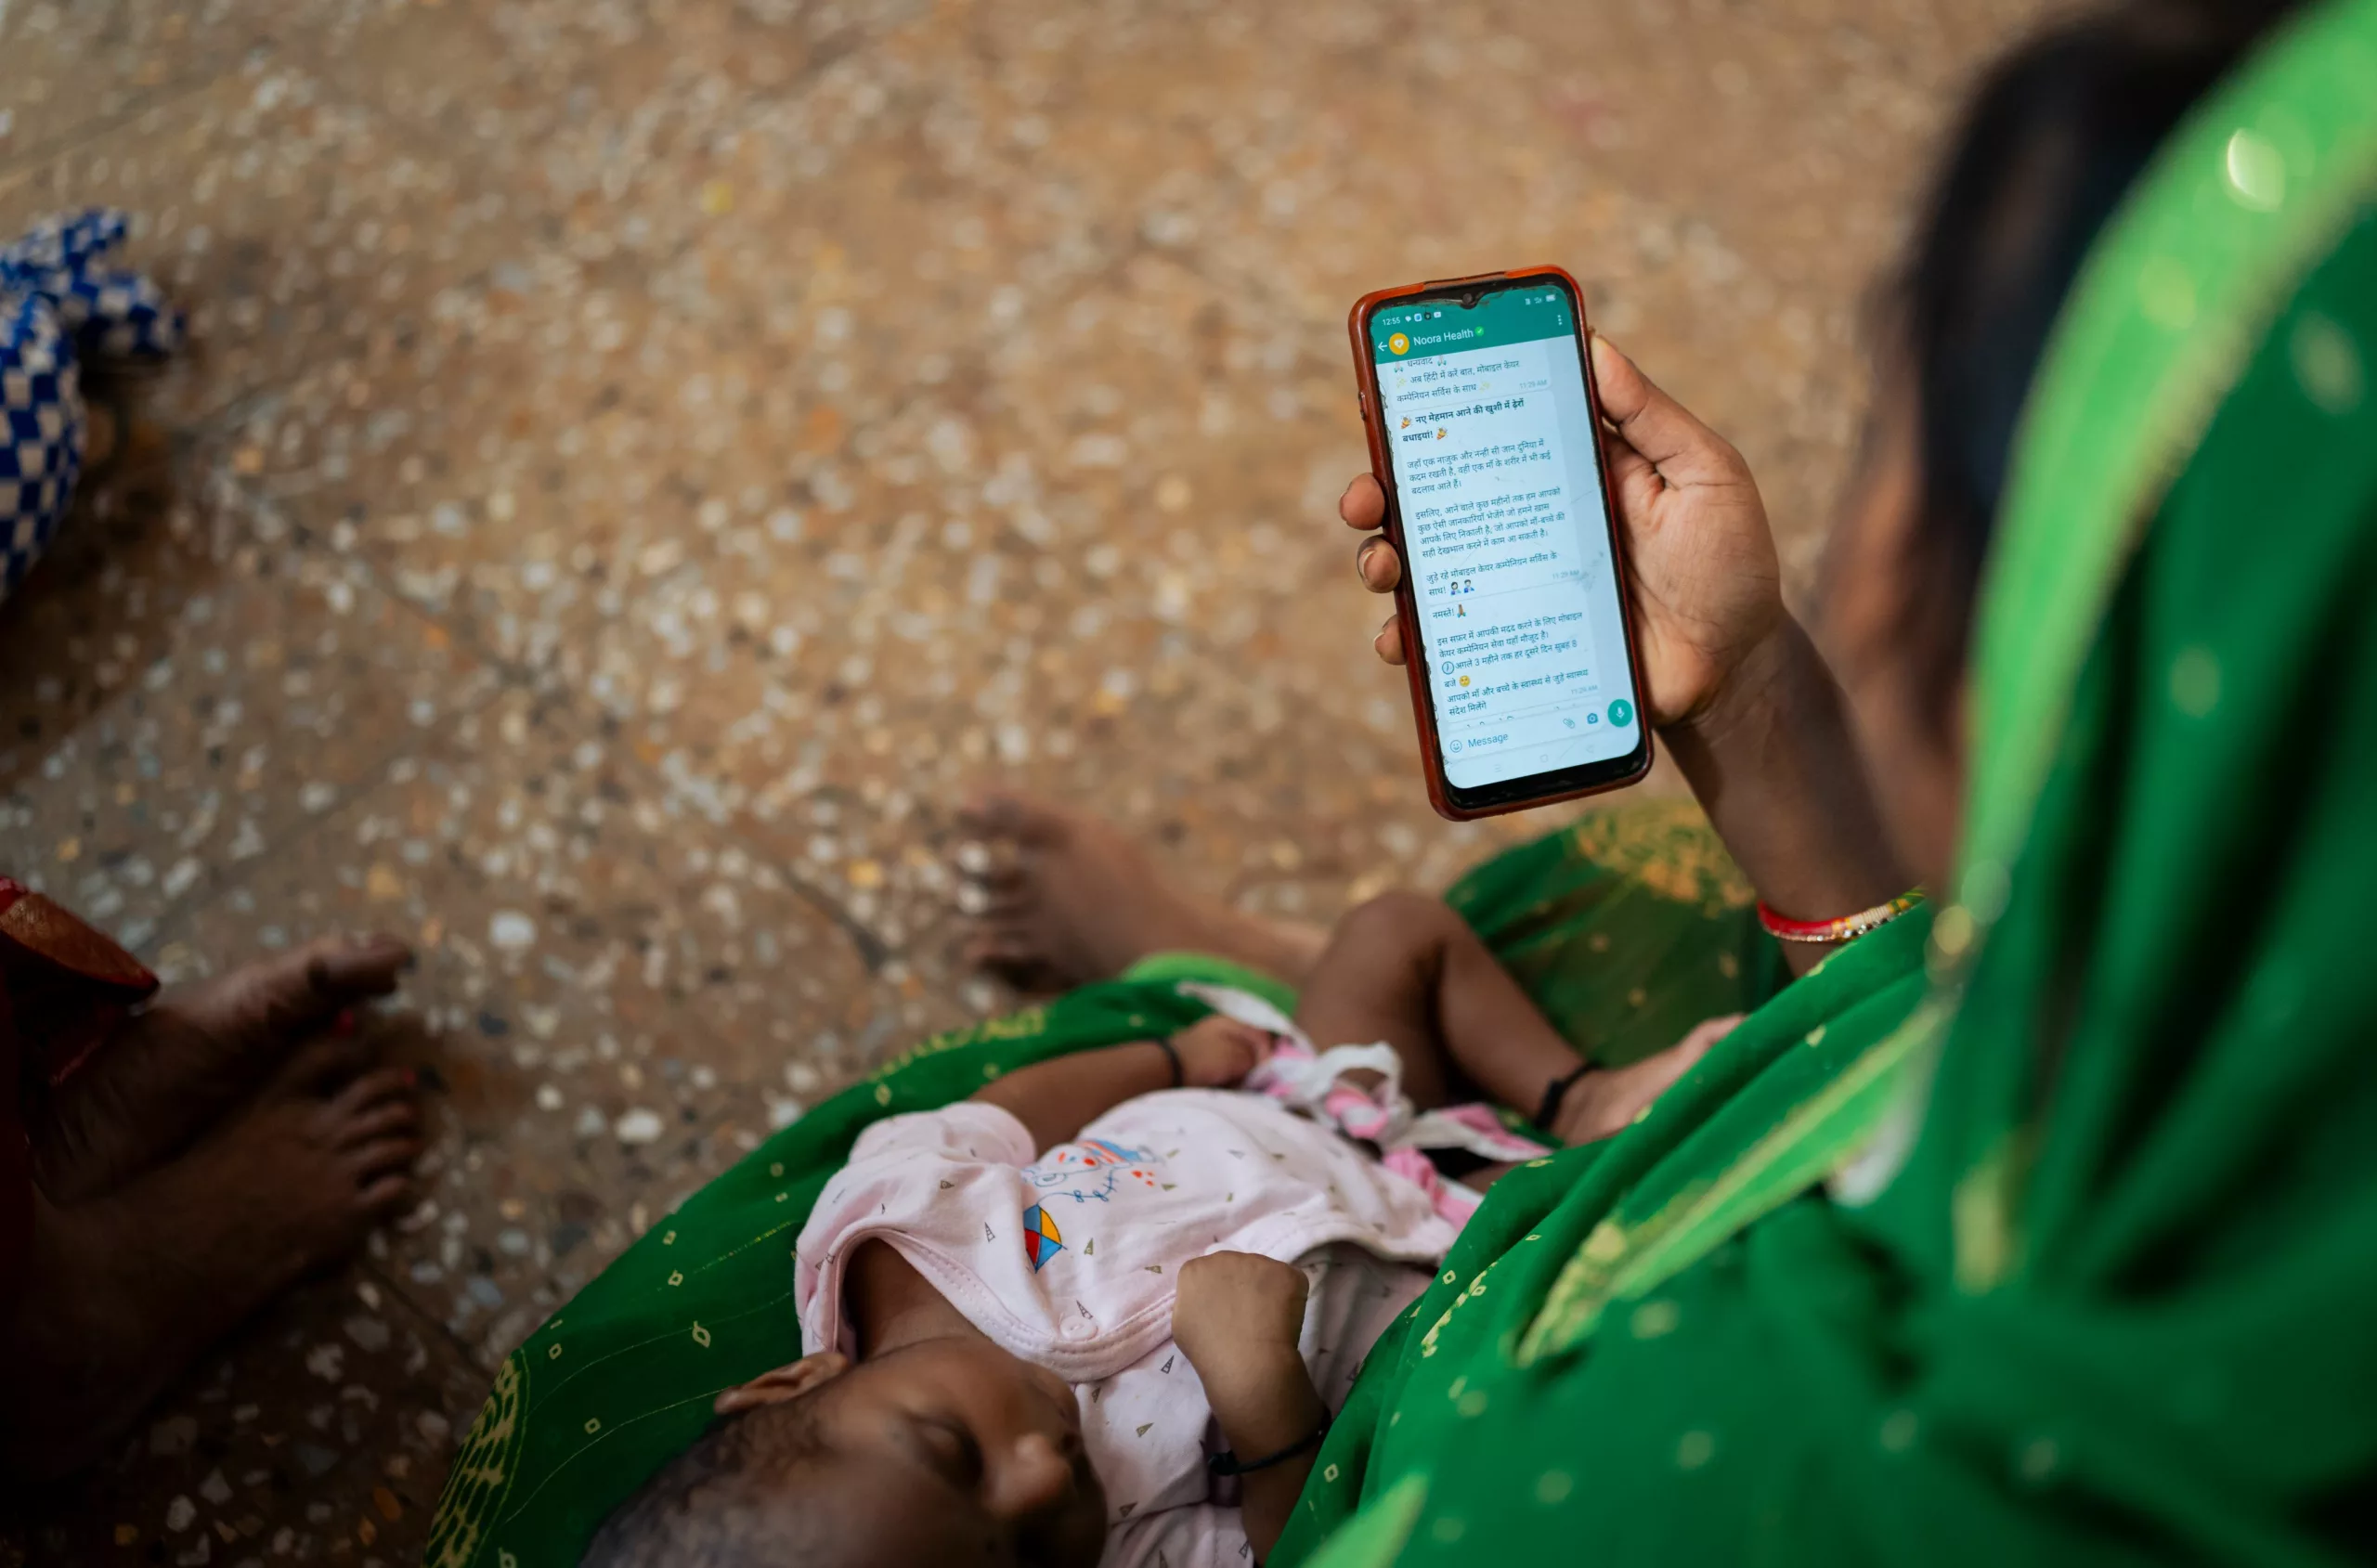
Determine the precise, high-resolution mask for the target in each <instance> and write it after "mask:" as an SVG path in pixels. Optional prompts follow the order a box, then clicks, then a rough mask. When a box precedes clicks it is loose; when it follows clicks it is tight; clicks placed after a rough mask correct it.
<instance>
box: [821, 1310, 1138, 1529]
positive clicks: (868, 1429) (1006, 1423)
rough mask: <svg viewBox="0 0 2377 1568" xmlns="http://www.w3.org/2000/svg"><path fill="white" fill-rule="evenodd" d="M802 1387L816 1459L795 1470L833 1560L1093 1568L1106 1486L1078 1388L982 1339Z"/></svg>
mask: <svg viewBox="0 0 2377 1568" xmlns="http://www.w3.org/2000/svg"><path fill="white" fill-rule="evenodd" d="M811 1397H812V1398H814V1399H815V1400H816V1401H817V1402H818V1403H817V1409H816V1419H817V1422H818V1429H817V1430H818V1435H819V1438H820V1440H821V1445H822V1446H823V1448H824V1449H825V1453H824V1455H823V1457H821V1458H817V1459H814V1460H812V1461H811V1462H810V1463H807V1464H804V1465H802V1466H801V1467H800V1474H799V1481H798V1484H799V1486H800V1488H801V1490H802V1491H803V1492H804V1493H805V1494H807V1497H806V1499H804V1500H805V1501H807V1502H808V1504H809V1506H811V1507H814V1508H817V1509H821V1510H830V1512H829V1517H832V1518H833V1519H834V1520H835V1521H836V1522H837V1524H838V1526H840V1528H838V1529H836V1531H835V1534H836V1535H837V1536H839V1537H840V1540H841V1541H842V1542H843V1543H845V1544H846V1549H845V1550H844V1551H841V1552H838V1553H837V1554H836V1556H837V1559H838V1562H842V1563H846V1564H849V1565H850V1568H859V1565H861V1564H865V1565H867V1568H874V1565H875V1564H878V1563H879V1564H883V1565H884V1568H891V1565H894V1564H899V1565H905V1564H911V1563H933V1564H942V1563H948V1564H953V1565H958V1564H969V1563H983V1564H1002V1565H1004V1564H1016V1565H1018V1568H1096V1564H1097V1562H1098V1557H1099V1556H1100V1554H1101V1553H1102V1552H1103V1551H1104V1549H1105V1545H1106V1493H1105V1490H1104V1489H1103V1488H1102V1487H1100V1486H1099V1485H1098V1477H1097V1475H1096V1473H1095V1472H1094V1471H1091V1469H1090V1467H1089V1459H1088V1456H1087V1455H1086V1453H1085V1451H1084V1449H1083V1447H1082V1439H1081V1413H1080V1408H1079V1406H1076V1405H1075V1403H1074V1401H1073V1392H1072V1389H1071V1388H1069V1387H1068V1386H1066V1384H1065V1382H1064V1380H1062V1379H1060V1378H1059V1377H1057V1376H1056V1374H1054V1373H1052V1372H1049V1371H1046V1370H1045V1369H1043V1368H1041V1367H1034V1366H1032V1365H1031V1364H1030V1363H1028V1362H1025V1361H1021V1360H1019V1359H1017V1358H1016V1357H1015V1356H1012V1355H1010V1354H1007V1352H1005V1351H1003V1350H1000V1349H999V1348H997V1347H996V1346H995V1345H993V1344H991V1343H989V1342H988V1341H983V1340H979V1339H957V1340H933V1341H925V1342H923V1343H919V1344H914V1345H909V1346H906V1347H904V1348H903V1349H900V1350H896V1351H891V1352H889V1353H887V1354H882V1355H879V1356H877V1357H875V1358H873V1359H871V1360H869V1361H866V1362H864V1363H863V1364H861V1365H859V1366H856V1367H851V1369H850V1370H849V1371H847V1372H845V1373H843V1374H842V1375H841V1376H839V1377H838V1378H836V1379H834V1380H833V1381H832V1382H830V1383H828V1384H826V1385H825V1386H824V1387H823V1388H820V1389H818V1390H817V1391H816V1392H815V1393H813V1394H812V1396H811Z"/></svg>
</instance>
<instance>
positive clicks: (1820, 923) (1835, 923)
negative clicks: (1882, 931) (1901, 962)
mask: <svg viewBox="0 0 2377 1568" xmlns="http://www.w3.org/2000/svg"><path fill="white" fill-rule="evenodd" d="M1922 901H1923V895H1922V894H1921V893H1907V894H1904V895H1902V896H1901V897H1899V898H1895V899H1892V900H1891V901H1890V902H1888V903H1886V904H1876V905H1875V906H1874V907H1873V908H1871V909H1861V910H1859V911H1858V912H1857V913H1856V914H1843V915H1840V916H1838V917H1837V918H1835V919H1831V920H1792V919H1789V918H1786V916H1784V915H1780V914H1775V913H1774V911H1773V910H1772V909H1771V908H1769V907H1768V906H1767V902H1766V901H1765V900H1764V899H1760V900H1759V901H1758V923H1759V924H1760V926H1763V927H1766V934H1767V935H1768V936H1770V937H1773V939H1774V940H1777V941H1785V942H1845V941H1848V940H1851V939H1852V938H1856V937H1862V936H1864V934H1865V933H1866V932H1868V931H1872V930H1877V929H1878V928H1880V927H1884V926H1887V925H1889V924H1890V922H1891V921H1893V920H1896V919H1897V918H1898V917H1899V916H1900V915H1902V914H1905V913H1906V912H1907V911H1908V910H1910V909H1913V908H1914V907H1915V906H1916V904H1919V903H1921V902H1922Z"/></svg>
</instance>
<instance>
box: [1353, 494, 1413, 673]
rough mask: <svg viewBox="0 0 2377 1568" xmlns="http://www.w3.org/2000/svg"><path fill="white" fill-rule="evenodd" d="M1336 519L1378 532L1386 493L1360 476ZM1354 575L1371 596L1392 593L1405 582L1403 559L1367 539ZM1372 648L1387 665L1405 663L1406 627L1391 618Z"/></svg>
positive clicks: (1390, 548)
mask: <svg viewBox="0 0 2377 1568" xmlns="http://www.w3.org/2000/svg"><path fill="white" fill-rule="evenodd" d="M1337 515H1338V516H1340V517H1342V518H1344V520H1345V525H1346V526H1347V527H1349V528H1375V527H1378V526H1379V525H1382V524H1383V523H1384V522H1385V521H1386V492H1385V491H1384V490H1383V489H1381V488H1379V483H1378V480H1377V478H1376V477H1375V476H1373V475H1371V474H1368V473H1361V474H1357V475H1355V477H1354V482H1353V483H1352V484H1350V485H1348V486H1345V493H1344V495H1342V496H1340V497H1338V498H1337ZM1354 575H1355V576H1357V577H1360V578H1361V579H1362V586H1363V587H1364V588H1367V589H1369V590H1370V591H1371V592H1372V593H1392V592H1394V591H1395V589H1396V584H1398V583H1400V582H1401V581H1402V580H1403V558H1402V557H1401V556H1399V555H1397V554H1396V553H1395V547H1394V546H1393V545H1391V544H1389V543H1387V542H1386V540H1384V539H1383V538H1375V539H1365V540H1363V541H1362V543H1361V545H1360V547H1359V548H1358V549H1357V550H1356V551H1354ZM1370 647H1371V648H1372V649H1374V650H1375V651H1376V652H1377V654H1378V656H1379V657H1380V658H1382V659H1383V660H1385V661H1386V662H1387V663H1388V664H1401V663H1402V662H1403V623H1402V622H1401V621H1399V620H1397V619H1396V617H1395V616H1388V617H1387V618H1386V624H1385V625H1384V626H1383V627H1380V628H1378V635H1377V636H1376V637H1373V638H1371V639H1370Z"/></svg>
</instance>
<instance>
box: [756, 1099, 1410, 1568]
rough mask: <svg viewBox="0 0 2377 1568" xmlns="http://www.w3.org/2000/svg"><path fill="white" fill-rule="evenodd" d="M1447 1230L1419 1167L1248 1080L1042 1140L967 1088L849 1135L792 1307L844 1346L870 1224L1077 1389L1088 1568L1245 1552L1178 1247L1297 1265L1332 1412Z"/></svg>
mask: <svg viewBox="0 0 2377 1568" xmlns="http://www.w3.org/2000/svg"><path fill="white" fill-rule="evenodd" d="M1455 1234H1456V1233H1455V1228H1454V1226H1453V1225H1451V1224H1450V1223H1449V1222H1448V1221H1446V1220H1445V1219H1443V1218H1441V1217H1440V1216H1439V1215H1438V1214H1437V1213H1436V1212H1435V1204H1434V1202H1433V1200H1432V1199H1430V1197H1429V1195H1428V1193H1427V1192H1425V1191H1424V1190H1423V1189H1422V1188H1421V1187H1420V1186H1418V1185H1417V1184H1415V1183H1413V1182H1411V1181H1409V1180H1408V1179H1406V1178H1405V1177H1402V1176H1399V1175H1396V1174H1395V1173H1393V1172H1390V1171H1388V1170H1387V1169H1386V1168H1385V1167H1383V1166H1382V1165H1381V1164H1380V1163H1379V1162H1378V1161H1377V1160H1373V1159H1371V1158H1370V1157H1369V1156H1368V1155H1366V1154H1365V1153H1364V1152H1363V1151H1362V1150H1361V1149H1360V1148H1359V1147H1357V1146H1356V1145H1354V1144H1353V1143H1351V1142H1349V1141H1348V1140H1346V1139H1345V1138H1344V1137H1342V1136H1340V1135H1338V1134H1336V1133H1334V1132H1332V1131H1331V1130H1330V1129H1328V1128H1326V1127H1323V1126H1320V1125H1318V1124H1317V1123H1315V1122H1312V1121H1306V1120H1305V1119H1304V1118H1302V1117H1300V1116H1297V1115H1296V1114H1295V1113H1293V1112H1292V1111H1290V1110H1288V1109H1286V1108H1283V1107H1281V1106H1279V1104H1277V1103H1275V1102H1273V1101H1271V1100H1268V1099H1266V1098H1263V1097H1262V1096H1260V1095H1248V1094H1235V1093H1231V1092H1228V1091H1226V1090H1212V1089H1176V1090H1171V1091H1168V1092H1166V1093H1163V1094H1155V1095H1142V1096H1140V1097H1139V1098H1137V1099H1135V1100H1129V1101H1126V1102H1124V1104H1122V1105H1119V1106H1117V1107H1115V1108H1113V1109H1112V1110H1110V1111H1108V1112H1107V1113H1106V1114H1105V1115H1104V1116H1102V1117H1099V1118H1098V1120H1097V1121H1093V1122H1091V1123H1090V1124H1089V1125H1088V1126H1087V1127H1085V1128H1084V1129H1082V1134H1081V1136H1080V1137H1079V1138H1078V1139H1077V1140H1075V1141H1074V1142H1072V1143H1068V1144H1059V1145H1058V1146H1057V1147H1055V1148H1052V1149H1049V1150H1047V1151H1046V1153H1044V1154H1035V1151H1034V1150H1033V1147H1032V1139H1031V1135H1030V1134H1028V1133H1027V1132H1026V1131H1025V1129H1024V1126H1023V1123H1022V1122H1020V1121H1017V1120H1016V1119H1015V1118H1014V1117H1013V1116H1011V1115H1009V1114H1008V1113H1007V1112H1006V1111H1004V1110H1000V1109H998V1108H995V1107H993V1106H986V1105H977V1104H973V1103H971V1102H968V1103H964V1104H959V1105H954V1106H950V1107H948V1108H945V1109H942V1110H937V1111H929V1112H926V1113H924V1114H921V1115H916V1116H895V1117H892V1118H890V1119H889V1120H888V1121H880V1122H877V1124H876V1125H874V1126H873V1127H870V1128H868V1129H867V1130H866V1132H865V1133H864V1134H861V1135H860V1137H859V1140H858V1144H857V1147H855V1148H853V1149H852V1150H851V1161H850V1164H849V1165H847V1166H846V1167H844V1168H843V1170H842V1171H841V1173H839V1174H838V1175H837V1176H835V1178H834V1179H833V1181H831V1182H830V1183H828V1184H827V1185H826V1187H825V1192H824V1193H823V1194H821V1195H820V1196H819V1198H818V1199H817V1207H816V1209H815V1211H814V1212H812V1213H811V1215H810V1216H809V1224H808V1225H806V1226H805V1227H803V1229H802V1230H801V1233H800V1239H799V1242H798V1243H797V1244H796V1245H795V1247H794V1254H795V1258H796V1267H795V1273H794V1286H793V1301H794V1303H795V1305H796V1307H797V1309H798V1310H799V1314H800V1327H801V1335H802V1338H803V1340H804V1341H805V1342H806V1343H807V1345H808V1347H809V1348H810V1349H811V1350H812V1351H817V1350H822V1349H825V1348H827V1347H836V1348H838V1349H841V1350H843V1351H845V1352H848V1351H851V1349H853V1348H854V1346H853V1342H852V1339H851V1330H850V1328H849V1325H848V1324H846V1323H845V1322H844V1321H843V1317H842V1263H843V1260H844V1259H846V1258H847V1257H848V1256H849V1255H850V1252H851V1249H852V1248H853V1247H854V1246H855V1245H856V1244H857V1243H859V1242H861V1241H864V1240H867V1239H869V1238H881V1239H882V1240H883V1241H885V1242H887V1243H889V1244H890V1246H891V1247H893V1248H894V1249H896V1250H897V1251H899V1253H900V1255H901V1256H902V1257H903V1258H905V1259H907V1260H908V1262H909V1263H911V1264H913V1265H914V1266H915V1267H916V1270H917V1272H918V1273H920V1274H922V1275H923V1276H925V1277H926V1278H927V1279H929V1280H930V1281H931V1282H932V1285H933V1287H934V1289H938V1290H939V1291H941V1293H942V1295H943V1296H945V1297H947V1298H948V1300H949V1302H950V1303H951V1304H952V1305H953V1306H955V1307H956V1308H957V1310H958V1311H960V1312H962V1313H964V1314H965V1315H966V1316H967V1318H968V1321H970V1322H971V1323H972V1324H973V1325H974V1326H975V1327H976V1328H980V1329H981V1331H982V1332H983V1333H985V1334H987V1335H989V1336H990V1337H991V1338H992V1339H993V1340H994V1341H997V1342H998V1343H999V1344H1000V1345H1002V1346H1004V1347H1005V1348H1006V1349H1007V1350H1009V1351H1011V1352H1013V1353H1014V1354H1017V1355H1019V1356H1021V1357H1023V1358H1024V1359H1025V1360H1027V1361H1032V1362H1036V1363H1038V1364H1039V1365H1040V1366H1043V1367H1048V1368H1050V1369H1052V1370H1053V1371H1055V1372H1057V1373H1058V1374H1059V1375H1060V1376H1061V1377H1063V1378H1064V1379H1065V1380H1067V1381H1068V1382H1071V1383H1072V1385H1073V1387H1074V1392H1075V1393H1076V1395H1077V1396H1078V1397H1079V1399H1080V1400H1081V1410H1082V1432H1083V1437H1084V1440H1085V1443H1086V1445H1087V1446H1088V1450H1089V1458H1090V1462H1091V1463H1092V1464H1093V1465H1095V1466H1096V1467H1097V1470H1098V1478H1099V1480H1100V1481H1101V1482H1103V1483H1104V1484H1105V1487H1106V1500H1107V1509H1108V1521H1107V1523H1108V1531H1107V1543H1106V1556H1105V1558H1104V1560H1103V1568H1137V1565H1139V1564H1146V1565H1148V1568H1158V1565H1161V1568H1201V1565H1205V1564H1212V1565H1214V1568H1222V1565H1227V1568H1244V1564H1245V1562H1246V1561H1247V1557H1248V1553H1247V1550H1246V1537H1245V1535H1244V1533H1243V1531H1242V1530H1241V1529H1240V1524H1239V1515H1238V1510H1237V1509H1236V1508H1235V1507H1234V1506H1232V1505H1233V1504H1234V1503H1235V1493H1234V1491H1229V1490H1225V1487H1226V1486H1227V1484H1219V1483H1214V1482H1213V1481H1211V1480H1209V1479H1208V1477H1207V1475H1206V1471H1205V1457H1206V1456H1207V1455H1208V1454H1209V1453H1213V1452H1215V1451H1218V1450H1219V1449H1220V1448H1221V1447H1222V1446H1223V1443H1222V1441H1221V1436H1220V1432H1219V1429H1218V1428H1217V1427H1216V1426H1215V1424H1214V1420H1213V1417H1212V1412H1211V1411H1210V1410H1209V1409H1208V1408H1207V1406H1206V1404H1205V1393H1204V1389H1203V1388H1202V1386H1201V1385H1200V1384H1199V1382H1198V1380H1197V1374H1196V1372H1195V1370H1194V1369H1193V1368H1191V1367H1189V1362H1188V1358H1187V1357H1186V1356H1183V1355H1182V1354H1180V1353H1179V1352H1178V1350H1177V1349H1176V1347H1175V1346H1174V1345H1173V1343H1172V1297H1173V1281H1174V1278H1175V1277H1176V1275H1177V1274H1178V1272H1179V1269H1180V1265H1181V1264H1182V1263H1187V1262H1188V1261H1189V1259H1191V1258H1196V1257H1201V1256H1202V1255H1204V1254H1205V1253H1207V1252H1214V1251H1240V1252H1259V1253H1262V1254H1264V1255H1265V1256H1267V1257H1272V1258H1277V1259H1279V1261H1280V1262H1282V1263H1299V1264H1301V1265H1302V1266H1303V1267H1304V1269H1305V1273H1306V1275H1307V1276H1310V1278H1311V1279H1312V1282H1313V1284H1312V1296H1311V1303H1310V1305H1309V1306H1308V1307H1307V1308H1306V1310H1305V1326H1304V1336H1303V1341H1302V1349H1303V1352H1304V1356H1305V1365H1306V1366H1307V1367H1310V1368H1311V1371H1312V1374H1313V1381H1314V1382H1315V1384H1316V1385H1318V1388H1319V1390H1320V1393H1321V1396H1322V1397H1323V1398H1324V1399H1325V1400H1327V1401H1328V1403H1329V1406H1330V1407H1331V1408H1332V1409H1334V1408H1335V1407H1336V1406H1338V1405H1339V1404H1341V1403H1342V1402H1343V1401H1344V1397H1345V1393H1346V1391H1347V1390H1348V1389H1350V1388H1351V1387H1352V1386H1353V1381H1354V1374H1355V1373H1356V1372H1357V1370H1358V1369H1359V1367H1360V1365H1361V1360H1362V1357H1363V1355H1364V1354H1367V1353H1368V1351H1369V1349H1370V1345H1371V1344H1372V1343H1373V1342H1375V1341H1376V1340H1377V1339H1378V1336H1379V1335H1380V1334H1381V1333H1382V1332H1383V1331H1384V1330H1385V1328H1387V1326H1388V1324H1389V1323H1391V1322H1392V1321H1393V1319H1394V1317H1395V1315H1396V1313H1397V1312H1400V1311H1402V1310H1403V1309H1404V1308H1406V1307H1407V1306H1409V1304H1410V1303H1411V1302H1412V1301H1414V1300H1415V1299H1417V1298H1418V1296H1419V1294H1420V1292H1421V1291H1422V1290H1423V1289H1426V1287H1427V1284H1428V1280H1429V1278H1430V1276H1431V1275H1432V1274H1433V1272H1434V1269H1435V1264H1436V1263H1437V1262H1438V1261H1439V1260H1441V1259H1442V1258H1443V1256H1444V1254H1445V1251H1446V1250H1447V1249H1448V1248H1449V1247H1450V1246H1451V1245H1452V1241H1453V1238H1454V1235H1455ZM1414 1265H1417V1266H1414Z"/></svg>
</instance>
